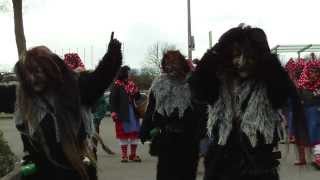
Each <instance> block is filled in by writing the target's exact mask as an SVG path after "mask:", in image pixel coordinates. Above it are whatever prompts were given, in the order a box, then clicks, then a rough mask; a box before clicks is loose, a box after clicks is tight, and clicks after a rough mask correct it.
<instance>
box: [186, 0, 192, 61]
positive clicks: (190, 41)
mask: <svg viewBox="0 0 320 180" xmlns="http://www.w3.org/2000/svg"><path fill="white" fill-rule="evenodd" d="M187 1H188V59H190V60H192V49H193V38H192V36H191V12H190V0H187Z"/></svg>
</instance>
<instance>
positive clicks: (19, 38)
mask: <svg viewBox="0 0 320 180" xmlns="http://www.w3.org/2000/svg"><path fill="white" fill-rule="evenodd" d="M12 4H13V15H14V31H15V36H16V44H17V49H18V55H19V59H21V58H22V56H23V54H24V52H25V51H26V49H27V47H26V39H25V35H24V28H23V17H22V0H12Z"/></svg>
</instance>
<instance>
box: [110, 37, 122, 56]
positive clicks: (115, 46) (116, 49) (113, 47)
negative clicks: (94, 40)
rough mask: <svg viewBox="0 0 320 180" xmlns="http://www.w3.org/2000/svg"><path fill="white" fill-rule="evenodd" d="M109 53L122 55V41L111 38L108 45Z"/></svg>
mask: <svg viewBox="0 0 320 180" xmlns="http://www.w3.org/2000/svg"><path fill="white" fill-rule="evenodd" d="M108 53H110V55H111V56H119V55H121V43H120V41H118V40H117V39H111V40H110V42H109V45H108Z"/></svg>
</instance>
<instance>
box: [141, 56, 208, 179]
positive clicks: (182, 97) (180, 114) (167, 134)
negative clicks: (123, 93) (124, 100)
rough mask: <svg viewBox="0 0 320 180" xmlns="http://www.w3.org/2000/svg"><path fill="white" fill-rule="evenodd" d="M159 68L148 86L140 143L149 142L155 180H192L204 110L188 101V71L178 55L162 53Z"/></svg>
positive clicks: (204, 114) (196, 162)
mask: <svg viewBox="0 0 320 180" xmlns="http://www.w3.org/2000/svg"><path fill="white" fill-rule="evenodd" d="M161 66H162V73H161V75H160V76H159V77H158V78H156V79H155V80H154V81H153V83H152V85H151V89H150V95H149V104H148V107H147V111H146V113H145V117H144V120H143V123H142V128H141V140H142V142H145V141H147V140H151V141H152V142H151V145H150V154H151V155H154V156H158V164H157V178H156V179H157V180H195V179H196V171H197V165H198V159H199V143H200V138H201V137H200V134H201V131H200V127H201V119H202V117H206V113H205V111H204V109H205V107H204V106H201V105H199V104H196V103H195V102H193V101H192V99H191V91H190V87H189V84H188V82H187V78H188V76H189V75H190V72H191V71H190V67H189V65H188V63H187V61H186V60H185V57H184V56H183V55H182V54H181V53H180V52H179V51H168V52H165V54H164V56H163V59H162V62H161ZM201 107H203V108H201Z"/></svg>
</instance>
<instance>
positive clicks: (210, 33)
mask: <svg viewBox="0 0 320 180" xmlns="http://www.w3.org/2000/svg"><path fill="white" fill-rule="evenodd" d="M211 47H212V31H209V49H210V48H211Z"/></svg>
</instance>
